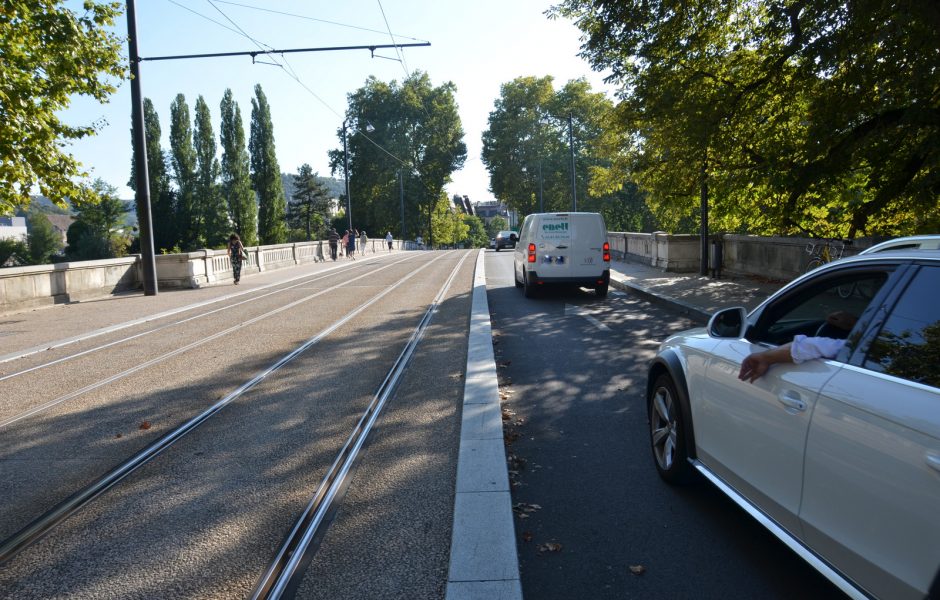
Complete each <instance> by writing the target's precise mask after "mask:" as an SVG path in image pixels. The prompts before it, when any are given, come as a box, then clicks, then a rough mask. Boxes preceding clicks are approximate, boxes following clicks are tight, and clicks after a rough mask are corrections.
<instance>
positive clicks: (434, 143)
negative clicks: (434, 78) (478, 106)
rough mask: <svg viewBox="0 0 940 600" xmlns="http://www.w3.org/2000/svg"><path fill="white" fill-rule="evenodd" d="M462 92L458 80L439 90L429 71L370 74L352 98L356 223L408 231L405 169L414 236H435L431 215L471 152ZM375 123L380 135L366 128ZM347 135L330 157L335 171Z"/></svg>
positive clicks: (350, 144)
mask: <svg viewBox="0 0 940 600" xmlns="http://www.w3.org/2000/svg"><path fill="white" fill-rule="evenodd" d="M455 91H456V88H455V86H454V84H453V83H449V82H448V83H445V84H443V85H440V86H437V87H433V86H432V84H431V80H430V78H429V77H428V75H427V74H426V73H421V72H415V73H413V74H412V75H410V76H408V77H407V78H406V79H405V80H404V81H403V82H401V83H399V82H397V81H392V82H391V83H385V82H382V81H379V80H377V79H375V78H374V77H370V78H369V79H367V80H366V84H365V86H364V87H362V88H360V89H358V90H356V91H355V92H354V93H353V94H350V96H349V107H348V108H347V110H346V117H347V118H346V121H347V124H348V133H349V140H348V149H349V170H350V173H349V188H350V196H351V197H352V216H353V224H354V226H356V227H358V228H360V229H363V228H364V229H366V230H367V231H388V230H391V229H398V228H400V227H401V225H400V223H401V209H400V206H401V199H400V198H401V196H400V192H399V181H398V173H399V171H400V172H401V173H402V177H403V184H404V186H403V187H404V205H405V219H406V230H407V232H408V235H409V236H410V237H414V236H417V235H423V236H425V237H426V238H428V239H429V238H430V235H429V234H430V232H429V231H428V227H429V226H430V224H431V223H430V218H429V217H430V216H431V212H432V211H433V210H434V207H435V206H436V205H437V203H438V201H439V199H440V197H441V193H442V190H443V189H444V185H445V184H446V183H447V182H448V181H450V176H451V174H452V173H453V172H454V171H456V170H457V169H459V168H460V167H461V166H463V163H464V160H465V159H466V154H467V148H466V145H465V144H464V143H463V128H462V126H461V123H460V116H459V114H458V113H457V104H456V101H455V99H454V93H455ZM370 125H371V126H372V127H373V128H374V130H373V131H371V132H369V131H366V129H367V128H368V126H370ZM342 136H343V131H342V129H340V130H339V131H338V132H337V137H338V138H339V141H340V147H339V148H338V149H336V150H332V151H331V152H330V166H331V169H332V172H333V173H334V174H335V173H336V172H337V171H339V172H341V171H342V169H343V150H342V140H343V137H342ZM343 228H344V229H345V226H344V227H343Z"/></svg>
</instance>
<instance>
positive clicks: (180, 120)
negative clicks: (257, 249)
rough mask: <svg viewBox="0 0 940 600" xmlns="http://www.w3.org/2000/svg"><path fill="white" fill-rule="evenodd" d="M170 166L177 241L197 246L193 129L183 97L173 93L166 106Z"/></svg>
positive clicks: (197, 220) (191, 246)
mask: <svg viewBox="0 0 940 600" xmlns="http://www.w3.org/2000/svg"><path fill="white" fill-rule="evenodd" d="M170 163H171V164H172V165H173V179H174V180H175V181H176V186H177V188H178V192H177V193H178V196H177V202H176V222H177V226H178V227H179V229H178V233H179V239H180V243H181V245H182V246H183V249H184V250H194V249H195V248H197V247H198V240H199V236H200V234H201V223H200V222H199V213H198V212H197V211H196V210H195V206H194V203H195V187H196V152H195V151H194V150H193V130H192V125H191V124H190V120H189V105H188V104H186V96H184V95H183V94H177V96H176V98H175V99H174V100H173V103H172V104H171V105H170Z"/></svg>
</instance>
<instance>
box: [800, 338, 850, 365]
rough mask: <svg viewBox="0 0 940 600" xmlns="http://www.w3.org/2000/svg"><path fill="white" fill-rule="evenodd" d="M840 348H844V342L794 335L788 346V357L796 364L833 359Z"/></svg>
mask: <svg viewBox="0 0 940 600" xmlns="http://www.w3.org/2000/svg"><path fill="white" fill-rule="evenodd" d="M842 346H845V340H837V339H834V338H827V337H807V336H805V335H796V336H793V343H792V344H790V356H791V357H792V358H793V362H795V363H796V364H800V363H802V362H806V361H808V360H812V359H814V358H834V357H835V355H836V354H838V353H839V350H841V349H842Z"/></svg>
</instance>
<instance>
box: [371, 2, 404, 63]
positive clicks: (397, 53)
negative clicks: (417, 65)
mask: <svg viewBox="0 0 940 600" xmlns="http://www.w3.org/2000/svg"><path fill="white" fill-rule="evenodd" d="M377 1H378V3H379V10H380V11H382V19H383V20H384V21H385V29H387V30H388V37H390V38H392V44H394V45H395V56H397V57H398V59H399V60H400V61H401V66H402V67H403V68H404V69H405V78H406V79H407V78H408V63H407V62H405V53H404V51H402V49H401V48H399V47H398V42H396V41H395V34H393V33H392V28H391V26H389V24H388V17H387V16H385V7H383V6H382V0H377Z"/></svg>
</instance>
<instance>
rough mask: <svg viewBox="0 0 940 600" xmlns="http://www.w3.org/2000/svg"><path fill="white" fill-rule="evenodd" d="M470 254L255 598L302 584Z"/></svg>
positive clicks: (415, 335)
mask: <svg viewBox="0 0 940 600" xmlns="http://www.w3.org/2000/svg"><path fill="white" fill-rule="evenodd" d="M468 256H470V254H465V255H464V256H463V257H462V258H461V260H460V262H459V263H458V264H457V265H456V266H455V267H454V269H453V271H452V272H451V274H450V276H449V277H448V278H447V280H446V281H445V283H444V285H443V286H442V287H441V290H440V291H439V292H438V294H437V296H435V298H434V300H433V301H432V302H431V304H430V306H429V307H428V309H427V310H426V311H425V313H424V315H423V317H422V318H421V321H420V322H419V323H418V325H417V326H416V327H415V330H414V332H413V333H412V335H411V337H410V338H409V340H408V342H407V344H405V347H404V348H403V349H402V351H401V353H400V354H399V355H398V358H397V359H396V360H395V363H394V364H393V365H392V368H391V369H390V370H389V371H388V374H387V375H386V376H385V379H384V380H383V381H382V384H381V385H380V386H379V389H378V390H377V391H376V393H375V395H374V396H373V398H372V401H371V402H370V403H369V406H368V407H367V408H366V410H365V412H364V413H363V414H362V416H361V417H360V418H359V421H358V422H357V423H356V426H355V428H354V429H353V431H352V433H351V434H350V436H349V438H348V439H347V440H346V443H345V444H344V445H343V447H342V448H341V449H340V451H339V453H338V454H337V456H336V459H335V460H334V461H333V463H332V465H331V466H330V469H329V471H328V472H327V474H326V476H325V477H324V478H323V480H322V481H321V483H320V485H319V486H318V487H317V490H316V491H315V492H314V494H313V496H312V498H311V499H310V502H309V504H308V505H307V507H306V508H305V509H304V511H303V512H302V513H301V514H300V516H299V517H298V518H297V521H296V522H295V524H294V526H293V527H292V528H291V531H290V533H289V534H288V535H287V537H286V538H285V540H284V541H283V542H282V544H281V547H280V549H279V550H278V553H277V554H276V556H275V557H274V559H273V560H272V561H271V563H270V564H269V566H268V568H267V570H266V571H265V573H264V574H263V575H262V576H261V578H260V580H259V581H258V583H257V584H256V585H255V589H254V591H253V592H252V595H251V598H252V600H274V599H278V598H281V597H284V596H285V595H288V596H290V595H292V594H293V592H295V591H296V589H297V587H298V586H299V585H300V578H301V577H302V576H303V574H304V571H305V568H306V565H308V564H309V563H310V561H311V560H312V558H313V554H314V553H315V552H316V548H317V546H318V541H319V540H321V539H322V537H323V533H324V530H325V529H326V528H327V527H328V526H329V523H330V520H331V516H332V515H333V514H335V512H336V506H337V505H338V504H339V503H340V502H341V501H342V497H343V494H344V493H345V490H346V489H347V487H348V486H349V479H350V472H351V470H352V468H353V466H354V464H355V462H356V459H357V457H358V455H359V452H360V451H361V450H362V447H363V445H364V444H365V442H366V440H367V439H368V436H369V433H370V432H371V431H372V428H373V426H374V424H375V422H376V420H377V419H378V417H379V416H380V414H381V413H382V409H383V408H384V407H385V405H386V403H387V402H388V401H389V399H390V398H391V397H392V396H393V395H394V393H395V391H396V389H397V388H398V384H399V382H400V381H401V378H402V377H403V375H404V373H405V371H406V370H407V368H408V366H409V364H410V362H411V358H412V356H413V355H414V353H415V350H416V349H417V347H418V344H419V343H420V342H421V339H422V338H423V337H424V334H425V331H426V330H427V328H428V327H429V325H430V323H431V320H432V318H433V317H434V315H435V314H436V313H437V311H438V308H439V306H440V304H441V302H442V301H443V299H444V298H445V297H446V295H447V292H448V291H449V290H450V287H451V284H452V283H453V281H454V279H455V278H456V277H457V274H458V272H459V271H460V268H461V267H462V266H463V264H464V262H465V261H466V259H467V257H468Z"/></svg>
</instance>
